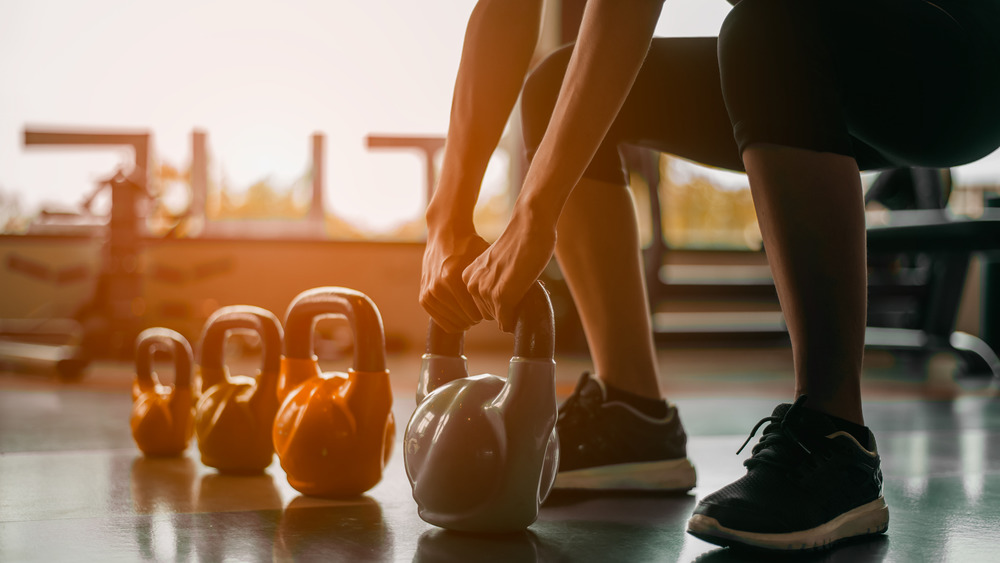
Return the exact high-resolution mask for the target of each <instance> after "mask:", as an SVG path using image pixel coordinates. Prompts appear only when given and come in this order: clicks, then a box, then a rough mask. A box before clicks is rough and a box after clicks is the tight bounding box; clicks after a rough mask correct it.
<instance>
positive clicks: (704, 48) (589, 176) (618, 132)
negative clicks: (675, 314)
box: [522, 37, 742, 398]
mask: <svg viewBox="0 0 1000 563" xmlns="http://www.w3.org/2000/svg"><path fill="white" fill-rule="evenodd" d="M716 53H717V42H716V39H715V38H708V37H704V38H657V39H654V41H653V44H652V46H651V48H650V52H649V55H648V56H647V58H646V62H645V63H644V65H643V68H642V71H641V72H640V74H639V76H638V78H637V79H636V83H635V86H634V87H633V89H632V92H631V93H630V94H629V98H628V99H627V101H626V102H625V105H624V106H623V108H622V110H621V112H620V113H619V116H618V119H616V121H615V123H614V124H613V125H612V127H611V129H610V130H609V132H608V135H607V137H606V139H605V141H604V143H603V144H602V146H601V148H600V149H599V150H598V153H597V155H596V156H595V157H594V160H593V161H592V163H591V165H590V167H589V168H588V170H587V173H586V174H585V176H584V179H583V180H582V181H581V182H580V184H578V185H577V187H576V188H574V190H573V194H572V195H571V196H570V199H569V201H568V202H567V204H566V207H565V208H564V210H563V213H562V215H561V216H560V220H559V225H558V239H557V243H556V259H557V260H558V261H559V265H560V268H561V269H562V271H563V275H564V276H565V278H566V281H567V284H568V286H569V288H570V291H571V293H572V295H573V300H574V302H575V304H576V307H577V310H578V311H579V313H580V317H581V321H582V323H583V328H584V333H585V334H586V337H587V343H588V345H589V348H590V352H591V355H592V357H593V361H594V366H595V369H596V372H597V375H598V376H599V377H600V378H601V380H603V381H604V383H606V384H607V385H608V386H610V387H611V388H613V389H618V390H622V391H626V392H629V393H632V394H634V395H638V396H640V397H644V398H660V396H661V395H660V390H659V386H658V384H657V363H656V362H657V360H656V351H655V347H654V345H653V339H652V327H651V319H650V310H649V302H648V293H647V288H646V285H645V280H644V276H643V264H642V258H641V252H642V249H641V246H640V241H639V233H638V226H637V221H636V215H635V206H634V202H633V201H632V195H631V192H630V191H629V189H628V187H627V184H626V178H625V174H624V172H623V170H622V162H621V157H620V155H619V152H618V147H619V145H620V144H622V143H627V142H633V143H641V144H643V145H644V146H647V147H650V148H654V149H657V150H660V151H663V152H668V153H671V154H675V155H678V156H681V157H684V158H688V159H691V160H696V161H699V162H703V163H706V164H711V165H715V166H720V167H727V168H731V169H740V167H741V166H742V165H741V162H740V159H739V152H738V150H737V147H736V144H735V141H734V140H733V136H732V126H731V125H730V122H729V116H728V113H727V112H726V108H725V104H724V102H723V100H722V94H721V87H720V85H719V71H718V63H717V59H716V57H717V55H716ZM569 54H570V50H569V48H564V49H563V50H561V51H558V52H557V53H555V54H553V55H552V56H550V57H549V58H548V59H547V60H546V61H545V62H544V63H542V65H540V67H539V68H538V70H536V71H535V72H534V73H533V74H532V77H531V78H530V79H529V81H528V83H527V84H526V86H525V91H524V95H523V99H522V115H523V121H524V133H525V144H526V145H527V147H528V154H529V157H530V156H531V155H532V154H533V153H534V148H535V147H536V146H537V143H538V142H539V141H540V139H541V136H542V134H543V133H544V131H545V126H546V125H547V123H548V119H549V115H550V113H551V110H552V104H554V101H555V97H556V94H557V93H558V89H559V86H560V84H561V82H562V76H563V74H564V72H565V68H566V64H567V62H568V60H569Z"/></svg>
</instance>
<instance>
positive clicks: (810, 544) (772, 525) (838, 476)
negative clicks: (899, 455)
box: [687, 395, 889, 550]
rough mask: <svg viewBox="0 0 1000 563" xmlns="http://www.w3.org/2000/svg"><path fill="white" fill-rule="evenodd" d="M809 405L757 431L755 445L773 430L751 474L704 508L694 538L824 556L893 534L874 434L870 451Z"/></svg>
mask: <svg viewBox="0 0 1000 563" xmlns="http://www.w3.org/2000/svg"><path fill="white" fill-rule="evenodd" d="M804 400H805V395H803V396H801V397H799V398H798V400H796V401H795V404H794V405H789V404H782V405H778V407H777V408H775V409H774V413H773V414H772V415H771V416H769V417H766V418H764V419H763V420H761V421H760V422H758V423H757V426H755V427H754V429H753V430H752V431H751V433H750V438H752V437H753V435H754V434H755V433H756V432H757V429H758V428H759V427H760V425H761V424H764V423H765V422H770V424H768V425H767V427H765V428H764V433H763V435H762V436H761V438H760V441H759V442H758V443H757V445H756V446H754V448H753V455H752V456H751V457H750V458H749V459H747V460H746V461H744V462H743V464H744V465H745V466H746V467H747V474H746V475H744V476H743V477H742V478H741V479H739V480H737V481H735V482H733V483H730V484H729V485H727V486H725V487H723V488H722V489H719V490H718V491H716V492H714V493H712V494H711V495H708V496H707V497H705V498H704V499H702V501H701V502H700V503H698V506H697V507H696V508H695V510H694V515H693V516H691V519H690V520H689V521H688V528H687V531H688V533H689V534H691V535H693V536H695V537H697V538H701V539H703V540H705V541H707V542H711V543H714V544H716V545H722V546H742V547H751V548H760V549H769V550H817V549H823V548H828V547H831V546H832V545H833V544H835V543H837V542H839V541H842V540H847V539H851V538H860V537H863V536H874V535H876V534H881V533H883V532H885V530H886V528H887V527H888V525H889V509H888V508H887V507H886V505H885V500H884V499H883V498H882V470H881V469H880V468H879V456H878V452H877V451H876V448H875V436H873V435H872V433H871V431H869V432H868V443H867V444H864V445H862V444H860V443H858V441H857V440H856V439H855V438H854V437H853V436H851V435H850V434H848V433H847V432H843V431H839V430H838V429H837V428H836V427H835V426H834V424H833V421H832V420H830V418H829V417H828V416H826V415H825V414H823V413H821V412H819V411H814V410H810V409H807V408H805V407H803V406H802V403H803V401H804ZM750 438H747V442H749V441H750ZM743 445H744V446H746V442H744V444H743ZM742 449H743V448H742V447H741V448H740V450H742ZM737 453H739V452H737Z"/></svg>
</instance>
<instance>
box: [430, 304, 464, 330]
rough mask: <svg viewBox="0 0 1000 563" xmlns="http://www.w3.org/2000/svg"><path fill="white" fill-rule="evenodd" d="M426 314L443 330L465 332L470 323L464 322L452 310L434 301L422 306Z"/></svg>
mask: <svg viewBox="0 0 1000 563" xmlns="http://www.w3.org/2000/svg"><path fill="white" fill-rule="evenodd" d="M424 310H425V311H427V314H428V315H430V316H431V318H432V319H434V322H435V323H437V325H438V326H439V327H441V328H442V329H443V330H444V331H445V332H448V333H451V334H456V333H460V332H465V331H466V330H467V329H468V328H469V327H470V326H471V325H466V324H464V323H463V322H462V321H461V319H460V318H459V317H457V316H455V315H454V313H453V312H452V311H449V310H448V309H447V308H445V307H441V306H439V304H437V303H434V304H430V305H428V306H426V307H424Z"/></svg>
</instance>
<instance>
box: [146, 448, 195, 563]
mask: <svg viewBox="0 0 1000 563" xmlns="http://www.w3.org/2000/svg"><path fill="white" fill-rule="evenodd" d="M197 475H198V470H197V465H196V464H195V462H194V460H192V459H191V458H188V457H175V458H149V457H144V456H140V457H136V458H135V460H134V461H133V462H132V467H131V471H130V474H129V492H130V495H131V497H132V508H133V510H134V511H135V512H136V514H141V515H152V517H151V518H137V519H136V523H135V527H134V532H135V542H136V547H137V548H138V551H139V553H140V554H141V556H142V558H143V559H144V560H146V561H160V560H164V559H169V558H176V559H178V560H182V559H184V558H185V557H186V556H187V555H188V554H190V552H191V549H192V546H191V543H190V541H188V539H187V538H183V537H179V536H178V535H177V534H162V533H156V529H157V528H158V527H161V526H163V525H164V524H165V523H166V524H167V525H168V526H169V525H170V523H171V519H172V518H173V516H174V515H175V514H178V513H184V512H190V511H191V509H192V508H193V507H194V504H195V501H194V498H195V483H196V479H197ZM167 536H169V538H168V537H167Z"/></svg>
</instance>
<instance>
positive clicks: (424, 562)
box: [413, 529, 540, 563]
mask: <svg viewBox="0 0 1000 563" xmlns="http://www.w3.org/2000/svg"><path fill="white" fill-rule="evenodd" d="M539 552H540V549H539V541H538V536H536V535H535V534H533V533H532V532H531V531H530V530H524V531H520V532H513V533H510V534H470V533H466V532H455V531H452V530H444V529H441V530H428V531H426V532H424V533H423V534H422V535H421V536H420V541H419V543H418V544H417V553H416V554H415V555H414V556H413V561H414V563H418V562H419V563H432V562H433V563H443V562H449V561H454V562H455V563H465V562H466V561H518V562H530V561H538V560H539V556H538V555H539Z"/></svg>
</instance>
